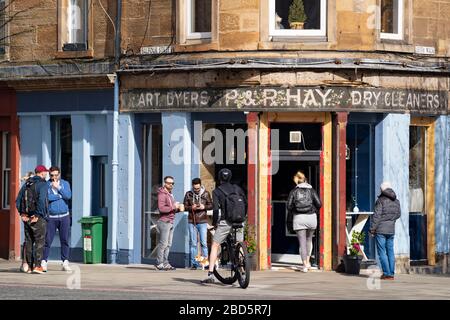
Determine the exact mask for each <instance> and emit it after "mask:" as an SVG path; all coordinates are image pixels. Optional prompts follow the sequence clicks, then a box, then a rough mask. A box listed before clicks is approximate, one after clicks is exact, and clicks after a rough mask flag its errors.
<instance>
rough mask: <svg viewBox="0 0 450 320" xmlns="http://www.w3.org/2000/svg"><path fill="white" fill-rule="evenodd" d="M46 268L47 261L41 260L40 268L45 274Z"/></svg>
mask: <svg viewBox="0 0 450 320" xmlns="http://www.w3.org/2000/svg"><path fill="white" fill-rule="evenodd" d="M47 266H48V263H47V261H45V260H42V261H41V267H42V270H44V272H47Z"/></svg>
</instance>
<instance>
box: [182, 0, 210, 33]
mask: <svg viewBox="0 0 450 320" xmlns="http://www.w3.org/2000/svg"><path fill="white" fill-rule="evenodd" d="M185 1H186V2H185V4H186V25H185V28H186V29H185V30H186V40H200V39H202V40H203V39H211V38H212V24H213V2H214V0H211V31H210V32H193V31H192V22H193V19H195V17H194V10H193V6H194V1H196V0H185Z"/></svg>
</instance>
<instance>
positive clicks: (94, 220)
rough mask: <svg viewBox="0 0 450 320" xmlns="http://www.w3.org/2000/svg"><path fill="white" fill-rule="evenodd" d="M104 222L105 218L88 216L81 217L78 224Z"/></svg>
mask: <svg viewBox="0 0 450 320" xmlns="http://www.w3.org/2000/svg"><path fill="white" fill-rule="evenodd" d="M104 221H105V217H100V216H90V217H83V218H81V219H80V220H78V222H81V223H92V224H94V223H103V222H104Z"/></svg>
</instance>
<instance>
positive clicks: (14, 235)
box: [9, 92, 21, 260]
mask: <svg viewBox="0 0 450 320" xmlns="http://www.w3.org/2000/svg"><path fill="white" fill-rule="evenodd" d="M10 99H11V100H10V101H11V125H10V128H11V131H10V132H11V136H10V139H11V141H10V145H11V146H10V153H11V186H10V196H9V197H10V200H9V203H10V228H9V259H16V260H18V259H20V223H21V221H20V219H19V214H18V212H17V210H16V202H15V201H16V196H17V194H18V193H19V188H20V172H19V161H20V149H19V137H20V135H19V118H18V116H17V103H16V95H15V92H13V93H11V95H10Z"/></svg>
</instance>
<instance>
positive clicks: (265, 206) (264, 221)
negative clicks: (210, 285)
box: [257, 113, 270, 270]
mask: <svg viewBox="0 0 450 320" xmlns="http://www.w3.org/2000/svg"><path fill="white" fill-rule="evenodd" d="M259 121H260V122H259V130H258V136H259V145H258V177H257V179H258V186H257V188H258V197H259V198H258V204H259V205H258V209H259V214H258V225H257V229H258V231H257V232H258V247H259V257H258V260H259V267H260V268H259V269H260V270H265V269H268V268H269V266H270V265H269V260H268V259H269V258H270V255H269V254H268V247H269V245H268V241H269V240H270V235H269V232H270V229H268V228H267V226H268V223H269V222H270V219H269V217H270V214H269V210H270V190H269V180H268V179H269V173H270V172H269V166H270V164H269V151H270V144H269V143H270V140H269V120H268V114H267V113H262V114H261V115H260V118H259Z"/></svg>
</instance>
